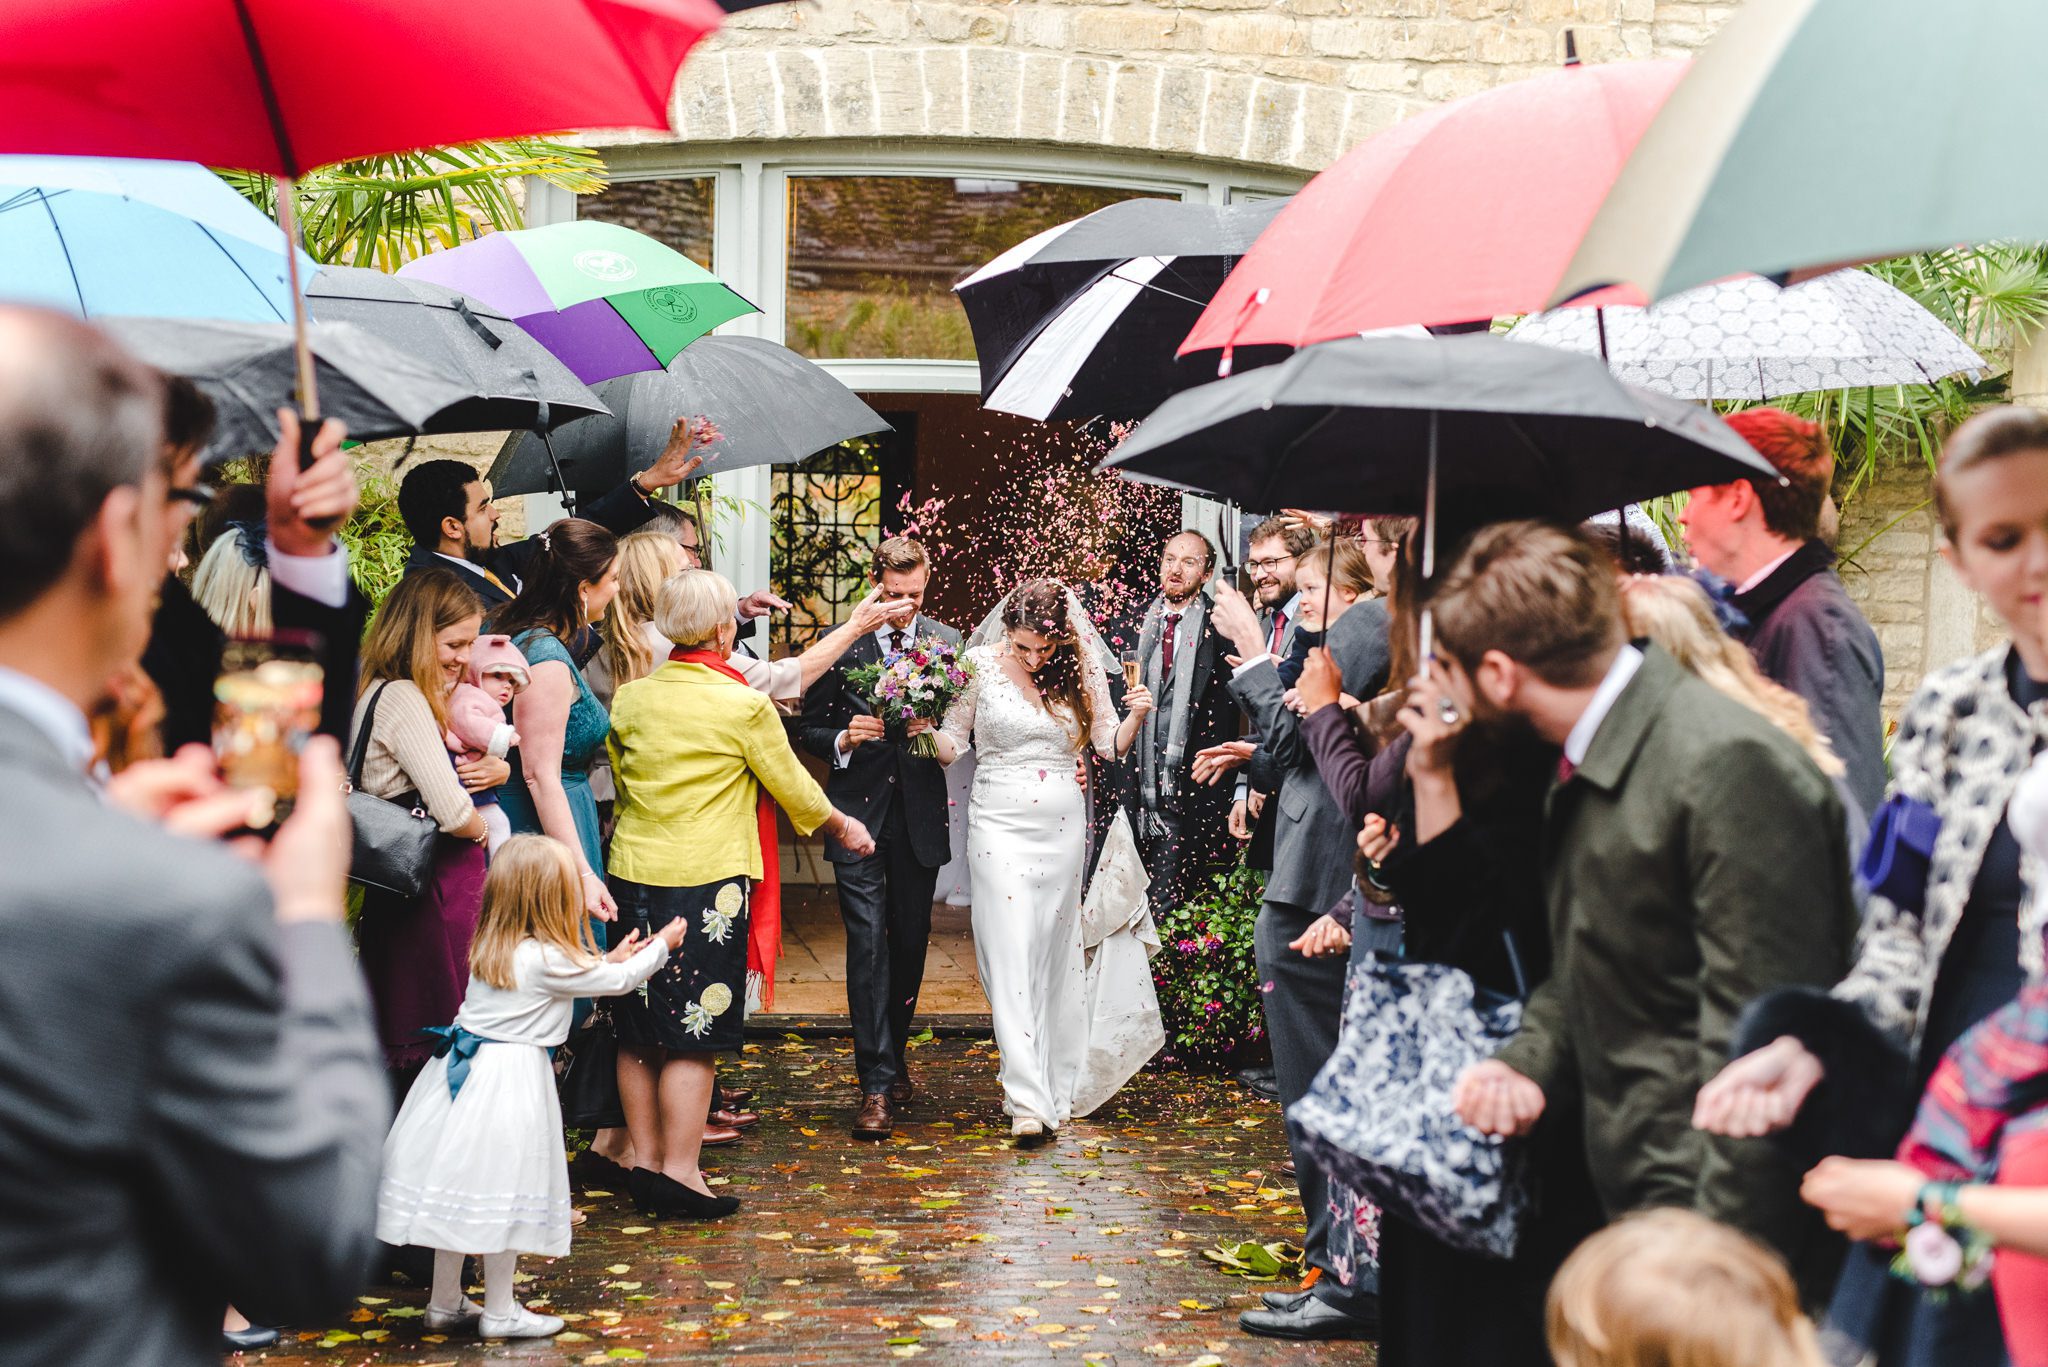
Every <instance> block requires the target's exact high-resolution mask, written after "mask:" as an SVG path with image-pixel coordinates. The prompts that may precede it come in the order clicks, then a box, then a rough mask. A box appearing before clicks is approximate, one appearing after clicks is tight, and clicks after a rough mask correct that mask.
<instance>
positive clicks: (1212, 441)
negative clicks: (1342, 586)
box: [1102, 336, 1777, 518]
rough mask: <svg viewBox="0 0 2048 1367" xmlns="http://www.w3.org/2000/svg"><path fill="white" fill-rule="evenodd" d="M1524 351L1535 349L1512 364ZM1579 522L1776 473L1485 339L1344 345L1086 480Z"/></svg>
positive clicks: (1244, 381) (1274, 369)
mask: <svg viewBox="0 0 2048 1367" xmlns="http://www.w3.org/2000/svg"><path fill="white" fill-rule="evenodd" d="M1528 353H1534V354H1533V355H1532V354H1528ZM1433 463H1434V464H1435V465H1436V466H1437V469H1438V471H1439V486H1440V490H1441V493H1442V496H1443V497H1444V498H1446V499H1455V500H1456V501H1457V503H1458V505H1459V507H1460V508H1461V509H1472V510H1474V511H1475V512H1484V513H1486V514H1489V515H1498V514H1505V515H1508V516H1530V515H1536V514H1549V515H1552V516H1557V517H1565V518H1583V517H1586V516H1589V515H1591V514H1593V513H1596V512H1601V511H1604V510H1610V509H1614V508H1619V507H1621V506H1622V505H1623V504H1625V503H1634V502H1638V501H1640V500H1642V499H1645V498H1651V497H1654V496H1655V495H1658V494H1668V493H1672V492H1674V491H1676V490H1679V489H1689V488H1693V487H1695V486H1697V485H1701V484H1725V483H1727V482H1728V481H1730V480H1735V479H1741V478H1744V477H1746V476H1755V475H1763V476H1767V477H1769V478H1772V479H1776V478H1777V471H1775V470H1773V469H1772V468H1771V466H1770V465H1769V464H1768V463H1767V462H1766V461H1764V459H1763V458H1762V457H1760V456H1758V455H1757V454H1756V452H1754V451H1752V450H1751V449H1750V447H1749V443H1747V442H1745V441H1743V440H1742V438H1741V437H1739V436H1737V435H1736V434H1735V433H1734V432H1733V431H1732V430H1731V429H1730V428H1729V427H1728V426H1727V424H1725V423H1723V422H1722V421H1721V420H1720V419H1719V418H1718V417H1716V416H1715V415H1714V414H1713V412H1712V411H1710V410H1708V409H1705V408H1701V407H1698V406H1696V405H1694V404H1689V403H1685V402H1683V401H1682V400H1679V399H1673V398H1668V397H1666V396H1664V395H1662V394H1653V393H1651V392H1649V391H1648V390H1645V389H1637V388H1636V387H1634V386H1633V385H1628V384H1624V383H1622V382H1621V381H1620V380H1617V379H1615V378H1614V376H1613V375H1612V374H1610V373H1609V372H1608V369H1607V367H1606V366H1604V365H1602V364H1601V363H1600V361H1599V359H1598V358H1597V357H1593V356H1581V355H1577V354H1575V353H1571V352H1565V351H1557V350H1554V349H1552V348H1549V347H1517V345H1516V344H1514V343H1512V342H1507V341H1504V340H1502V339H1501V338H1498V337H1488V336H1470V337H1426V338H1424V337H1414V338H1410V337H1357V338H1345V339H1343V340H1340V341H1335V342H1323V343H1320V344H1318V345H1316V346H1312V347H1306V348H1304V349H1302V350H1301V351H1298V352H1296V353H1295V354H1294V355H1293V356H1291V357H1289V358H1288V359H1287V360H1285V361H1282V362H1280V363H1279V364H1278V365H1274V366H1268V367H1266V368H1265V369H1262V370H1255V371H1252V372H1251V373H1249V374H1246V375H1238V376H1234V377H1232V378H1230V379H1227V380H1219V381H1216V382H1215V383H1213V384H1206V385H1203V386H1201V387H1200V388H1199V389H1194V390H1190V391H1189V392H1187V393H1185V394H1180V395H1177V396H1175V397H1174V398H1172V399H1169V400H1167V401H1166V402H1165V403H1164V404H1162V405H1161V406H1160V408H1159V411H1158V412H1157V413H1154V414H1153V415H1152V417H1151V418H1149V419H1147V420H1146V422H1145V423H1144V425H1143V426H1141V427H1140V428H1139V429H1138V430H1137V431H1136V432H1135V433H1133V434H1132V435H1131V437H1130V439H1129V440H1128V441H1126V442H1124V443H1123V444H1122V445H1121V446H1120V447H1118V448H1117V449H1116V450H1115V451H1114V452H1112V453H1111V454H1110V455H1109V456H1108V457H1107V458H1106V459H1105V460H1104V461H1103V462H1102V464H1103V468H1105V469H1115V470H1120V471H1122V472H1123V473H1124V474H1127V475H1131V476H1133V477H1135V478H1138V479H1143V480H1149V481H1151V482H1154V483H1159V484H1171V485H1174V486H1176V487H1179V488H1183V489H1192V490H1194V491H1196V492H1198V493H1209V494H1216V495H1220V496H1221V497H1223V498H1227V499H1229V500H1231V501H1232V502H1234V503H1237V504H1239V505H1241V506H1243V507H1246V508H1252V509H1258V510H1269V509H1274V508H1280V507H1288V508H1326V509H1342V510H1344V511H1347V512H1364V513H1373V514H1379V515H1389V516H1391V515H1399V514H1419V513H1422V512H1424V511H1425V510H1426V509H1425V504H1426V502H1427V495H1428V489H1429V472H1430V468H1431V466H1432V464H1433Z"/></svg>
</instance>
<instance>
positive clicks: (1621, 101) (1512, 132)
mask: <svg viewBox="0 0 2048 1367" xmlns="http://www.w3.org/2000/svg"><path fill="white" fill-rule="evenodd" d="M1684 69H1685V66H1684V63H1682V62H1676V61H1668V62H1625V63H1614V64H1611V65H1607V66H1568V67H1566V68H1565V69H1564V70H1562V71H1557V72H1552V73H1550V74H1547V75H1543V76H1534V77H1531V78H1529V79H1528V80H1524V81H1516V82H1514V83H1512V84H1509V85H1504V86H1499V87H1497V88H1495V89H1493V90H1489V91H1486V92H1485V93H1483V94H1479V95H1474V96H1470V97H1469V98H1466V99H1462V100H1456V101H1453V102H1452V103H1450V104H1447V105H1442V106H1439V107H1438V108H1436V109H1433V110H1430V111H1429V112H1427V113H1423V114H1418V115H1416V116H1415V117H1413V118H1410V119H1405V120H1403V121H1402V122H1400V123H1398V124H1395V125H1394V126H1393V127H1392V128H1390V129H1388V130H1387V131H1385V132H1384V133H1380V134H1378V135H1377V136H1375V137H1372V138H1369V139H1367V140H1366V141H1365V142H1363V143H1361V144H1360V145H1359V146H1357V147H1355V148H1353V149H1352V150H1351V151H1349V152H1347V153H1345V154H1344V155H1343V156H1342V157H1340V158H1339V159H1338V160H1337V161H1336V162H1335V163H1333V164H1332V165H1331V166H1330V167H1328V168H1327V169H1326V170H1324V171H1323V172H1322V173H1321V174H1319V175H1317V176H1316V178H1315V179H1313V180H1311V181H1310V182H1309V183H1308V184H1307V185H1306V186H1304V187H1303V188H1302V191H1301V193H1300V194H1298V195H1296V196H1295V197H1294V200H1293V202H1292V203H1291V204H1289V205H1288V206H1287V208H1286V209H1285V210H1284V211H1282V212H1281V214H1280V216H1279V217H1278V218H1276V219H1275V220H1274V221H1273V226H1272V227H1270V228H1268V229H1267V230H1266V232H1265V233H1264V234H1263V235H1262V236H1261V237H1260V238H1259V241H1258V243H1257V245H1255V246H1254V247H1253V248H1252V250H1251V251H1250V252H1249V253H1248V254H1247V255H1246V256H1245V259H1244V260H1243V261H1242V262H1241V263H1240V264H1239V265H1238V267H1237V269H1236V270H1234V271H1232V272H1231V273H1230V278H1229V279H1228V280H1226V281H1224V282H1223V287H1222V288H1221V289H1220V290H1218V291H1217V292H1216V297H1215V298H1214V299H1212V300H1211V301H1210V303H1209V307H1208V308H1207V309H1205V310H1204V311H1203V313H1202V316H1201V319H1200V321H1198V322H1197V323H1196V324H1195V327H1194V330H1193V331H1192V332H1190V333H1189V334H1188V336H1187V339H1186V340H1185V341H1184V342H1182V343H1181V347H1180V351H1181V354H1183V355H1186V354H1187V353H1189V352H1191V351H1203V350H1213V349H1215V348H1218V347H1222V348H1226V349H1227V348H1230V347H1233V346H1245V345H1249V344H1257V343H1264V344H1277V345H1284V346H1307V345H1308V344H1310V343H1312V342H1322V341H1328V340H1330V339H1332V338H1336V337H1348V336H1355V335H1356V334H1358V333H1361V332H1369V331H1371V330H1372V329H1375V328H1382V327H1393V326H1397V325H1399V324H1403V323H1421V324H1424V325H1434V324H1442V323H1463V322H1471V321H1474V320H1477V319H1491V318H1497V317H1500V316H1503V315H1506V314H1515V313H1532V312H1534V311H1536V310H1537V309H1540V308H1542V307H1544V305H1545V304H1546V303H1547V302H1548V301H1549V298H1550V291H1551V288H1552V286H1554V285H1555V284H1556V283H1557V278H1558V276H1559V275H1560V274H1561V273H1562V272H1563V270H1564V263H1565V262H1566V261H1568V260H1570V259H1571V254H1572V250H1573V248H1575V247H1576V246H1577V245H1578V242H1579V239H1580V237H1581V236H1583V235H1584V233H1585V230H1586V224H1587V223H1588V222H1590V221H1591V220H1592V217H1593V213H1594V211H1595V210H1596V209H1597V208H1598V207H1599V204H1600V201H1601V199H1602V198H1603V197H1604V196H1605V195H1606V193H1607V189H1608V187H1609V186H1611V185H1612V184H1613V183H1614V177H1615V175H1616V174H1617V173H1618V172H1619V171H1620V170H1621V165H1622V161H1623V160H1624V159H1625V158H1626V157H1627V156H1628V153H1629V151H1630V149H1631V148H1633V147H1634V146H1635V142H1636V139H1637V138H1638V137H1640V136H1641V134H1642V131H1643V129H1644V128H1645V127H1647V126H1648V125H1649V122H1650V118H1651V116H1652V115H1654V114H1655V113H1656V112H1657V108H1658V106H1660V105H1661V104H1662V103H1663V102H1664V97H1665V96H1666V95H1668V94H1669V93H1670V91H1671V88H1672V87H1673V86H1674V85H1676V84H1677V82H1678V78H1679V76H1680V75H1681V74H1682V73H1683V71H1684ZM1614 302H1636V301H1635V300H1633V299H1629V300H1623V299H1617V300H1616V301H1614Z"/></svg>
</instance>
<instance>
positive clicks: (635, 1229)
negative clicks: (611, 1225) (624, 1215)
mask: <svg viewBox="0 0 2048 1367" xmlns="http://www.w3.org/2000/svg"><path fill="white" fill-rule="evenodd" d="M619 1233H621V1234H652V1233H654V1226H652V1225H627V1226H625V1227H624V1228H622V1229H620V1230H619Z"/></svg>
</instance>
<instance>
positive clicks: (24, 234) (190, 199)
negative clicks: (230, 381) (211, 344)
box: [0, 157, 314, 323]
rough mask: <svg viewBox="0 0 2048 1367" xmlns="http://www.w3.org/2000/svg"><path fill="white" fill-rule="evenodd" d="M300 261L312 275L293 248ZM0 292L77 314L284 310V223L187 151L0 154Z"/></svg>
mask: <svg viewBox="0 0 2048 1367" xmlns="http://www.w3.org/2000/svg"><path fill="white" fill-rule="evenodd" d="M299 269H300V276H301V278H302V279H311V278H312V274H313V270H314V266H313V262H312V259H311V258H310V257H307V256H306V255H305V254H304V253H301V254H300V266H299ZM0 299H9V300H14V301H18V302H24V303H34V304H45V305H48V306H49V307H51V308H57V309H63V310H65V311H66V312H69V313H75V314H80V315H82V316H84V317H88V318H90V317H96V316H100V315H104V314H127V315H140V316H145V317H153V318H220V319H227V320H229V321H233V322H249V323H276V322H289V321H290V320H291V316H292V294H291V285H290V283H289V279H288V274H287V263H286V259H285V239H284V234H283V233H281V232H279V231H278V227H277V225H276V224H275V223H273V222H271V221H270V219H269V218H267V217H266V216H265V215H264V214H263V212H262V211H261V210H259V209H257V208H256V206H255V205H253V204H251V203H249V201H248V200H246V199H243V198H242V197H241V196H240V195H239V194H236V193H235V191H234V190H233V188H231V187H230V186H229V185H228V183H227V182H226V181H224V180H222V179H221V178H220V177H219V176H217V175H215V174H213V172H211V171H209V170H207V169H206V168H205V167H203V166H201V165H199V163H197V162H192V161H131V160H127V159H124V158H116V157H0Z"/></svg>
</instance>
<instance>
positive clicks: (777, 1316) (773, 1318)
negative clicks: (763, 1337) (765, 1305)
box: [761, 1310, 796, 1324]
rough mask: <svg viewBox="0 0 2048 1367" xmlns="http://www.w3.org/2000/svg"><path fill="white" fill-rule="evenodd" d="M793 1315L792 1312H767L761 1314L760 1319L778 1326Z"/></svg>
mask: <svg viewBox="0 0 2048 1367" xmlns="http://www.w3.org/2000/svg"><path fill="white" fill-rule="evenodd" d="M794 1314H796V1311H794V1310H769V1311H765V1312H763V1314H762V1316H761V1318H762V1319H764V1320H766V1321H767V1322H768V1323H770V1324H780V1323H782V1322H783V1321H784V1320H786V1319H788V1318H790V1317H791V1316H792V1315H794Z"/></svg>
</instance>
